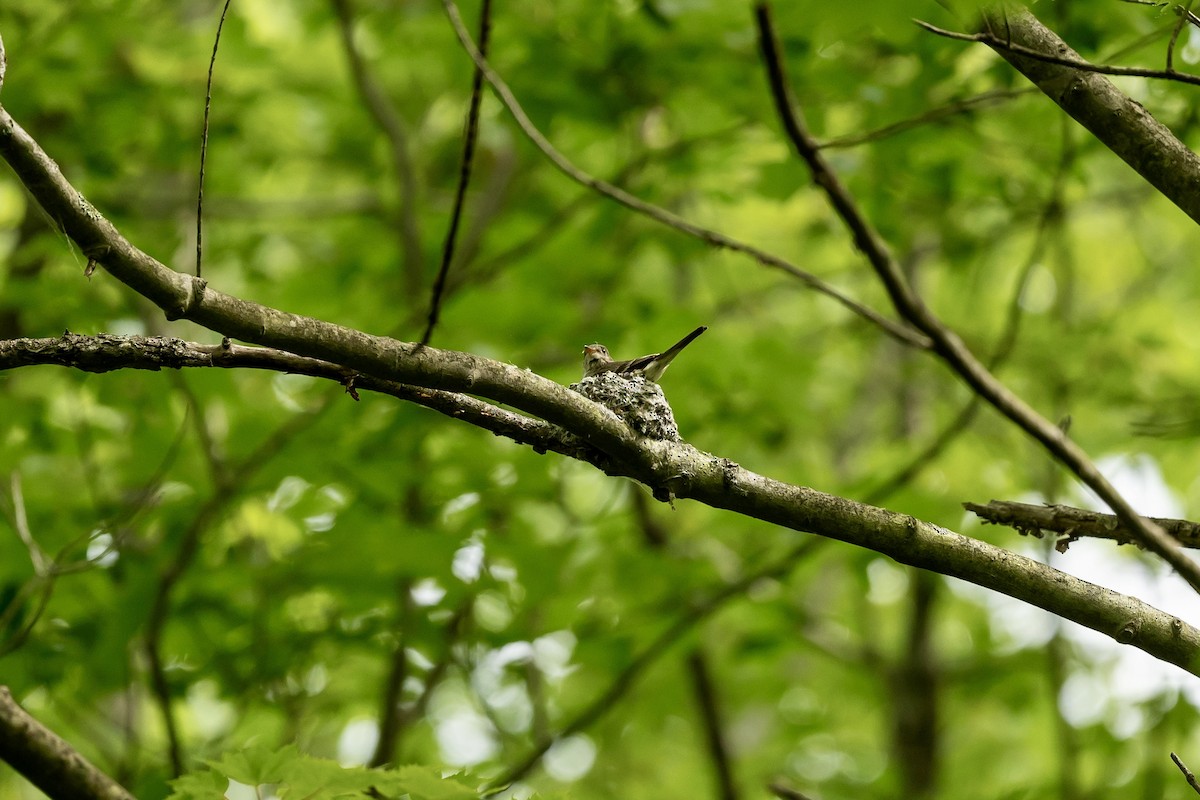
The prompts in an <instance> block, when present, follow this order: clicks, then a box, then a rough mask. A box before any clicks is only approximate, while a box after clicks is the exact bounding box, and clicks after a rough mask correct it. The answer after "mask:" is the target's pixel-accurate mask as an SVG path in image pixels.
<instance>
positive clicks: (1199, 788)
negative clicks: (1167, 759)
mask: <svg viewBox="0 0 1200 800" xmlns="http://www.w3.org/2000/svg"><path fill="white" fill-rule="evenodd" d="M1171 760H1172V761H1174V762H1175V766H1177V767H1179V771H1180V772H1182V773H1183V777H1184V778H1186V779H1187V782H1188V786H1190V787H1192V789H1193V790H1194V791H1195V792H1196V794H1200V782H1197V781H1196V776H1195V775H1193V774H1192V771H1191V770H1190V769H1188V768H1187V765H1186V764H1184V763H1183V759H1181V758H1180V757H1179V756H1177V755H1175V754H1174V753H1171Z"/></svg>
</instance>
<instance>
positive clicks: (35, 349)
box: [0, 333, 611, 469]
mask: <svg viewBox="0 0 1200 800" xmlns="http://www.w3.org/2000/svg"><path fill="white" fill-rule="evenodd" d="M35 364H56V365H58V366H63V367H74V368H75V369H79V370H83V371H84V372H97V373H99V372H112V371H114V370H119V369H144V370H160V369H184V368H189V367H216V368H219V369H261V370H269V371H273V372H285V373H288V374H292V375H308V376H310V377H314V378H324V379H326V380H331V381H335V382H337V383H340V384H342V385H343V386H345V387H346V391H347V392H350V393H351V394H356V393H357V392H358V390H360V389H361V390H363V391H367V392H376V393H379V394H387V395H391V396H392V397H395V398H397V399H400V400H405V401H407V402H410V403H415V404H417V405H420V406H424V407H425V408H428V409H431V410H433V411H437V412H438V413H441V414H445V415H446V416H448V417H453V418H454V419H460V420H463V421H465V422H469V423H470V424H472V425H474V426H476V427H478V428H483V429H484V430H487V431H491V432H492V433H494V434H496V435H497V436H505V437H507V438H509V439H512V440H513V441H515V442H517V443H518V444H524V445H529V446H530V447H532V448H533V449H534V450H535V451H536V452H539V453H545V452H555V453H559V454H561V455H565V456H570V457H572V458H577V459H580V460H581V461H587V462H588V463H590V464H592V465H594V466H597V467H600V468H601V469H604V468H606V467H608V466H611V464H610V460H609V459H607V458H606V457H605V456H604V454H603V453H602V452H600V451H599V450H596V449H595V448H589V447H587V446H586V445H584V444H583V442H582V441H580V440H579V439H578V438H577V437H573V436H569V435H567V434H565V433H564V431H563V430H562V429H561V428H559V427H557V426H555V425H550V424H548V423H546V422H543V421H542V420H537V419H531V418H530V417H526V416H523V415H521V414H517V413H514V412H512V411H507V410H505V409H502V408H499V407H498V406H494V405H492V404H491V403H485V402H484V401H482V400H477V399H476V398H474V397H469V396H468V395H465V394H458V393H455V392H445V391H440V390H438V389H426V388H424V387H421V386H412V385H409V384H404V383H397V382H395V381H385V380H379V379H378V378H373V377H371V376H370V375H362V374H359V373H356V372H355V371H354V370H349V369H346V368H344V367H339V366H338V365H337V364H331V363H330V362H328V361H321V360H319V359H315V358H305V357H304V356H297V355H294V354H292V353H288V352H285V351H283V350H275V349H272V348H269V347H246V346H245V345H238V344H233V343H232V342H230V341H228V340H226V341H225V342H223V343H221V344H219V345H207V344H196V343H194V342H185V341H183V340H182V339H169V338H165V337H156V336H149V337H147V336H112V335H108V334H99V335H96V336H80V335H77V334H73V333H67V334H64V335H63V336H61V337H59V338H54V339H10V340H7V341H0V370H4V369H13V368H15V367H22V366H31V365H35Z"/></svg>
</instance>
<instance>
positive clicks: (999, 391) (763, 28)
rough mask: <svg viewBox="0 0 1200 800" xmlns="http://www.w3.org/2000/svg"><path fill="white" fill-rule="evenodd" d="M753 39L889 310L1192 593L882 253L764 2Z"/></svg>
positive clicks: (1095, 473)
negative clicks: (799, 96)
mask: <svg viewBox="0 0 1200 800" xmlns="http://www.w3.org/2000/svg"><path fill="white" fill-rule="evenodd" d="M755 17H756V20H757V22H758V30H759V45H760V48H761V50H762V54H763V60H764V62H765V63H766V67H767V73H768V76H769V78H770V83H771V93H772V95H773V96H774V98H775V105H776V108H777V110H778V112H779V116H780V118H781V119H782V121H783V125H784V130H785V131H786V132H787V135H788V138H789V139H790V140H791V142H792V144H793V146H794V147H795V148H796V152H797V153H798V154H799V155H800V157H801V158H802V159H803V160H804V162H805V163H806V164H807V165H808V168H809V170H810V172H811V173H812V176H813V182H814V183H816V184H817V185H818V186H819V187H821V189H822V190H824V192H825V194H826V196H827V197H828V199H829V202H830V205H832V206H833V208H834V210H835V211H836V212H837V214H838V216H840V217H841V218H842V221H843V222H844V223H845V224H846V227H847V229H849V231H850V233H851V235H852V236H853V237H854V244H855V245H856V246H857V247H858V249H859V250H860V251H862V253H863V255H865V256H866V258H867V260H868V261H869V262H870V264H871V267H872V268H873V269H874V270H875V273H876V275H878V276H879V279H880V281H881V282H882V283H883V285H884V287H885V288H886V289H887V291H888V295H889V296H890V297H891V298H892V303H893V305H895V307H896V311H897V312H898V313H899V314H900V315H901V316H902V317H903V318H904V319H905V320H907V321H908V322H910V323H911V324H912V325H914V326H915V327H916V328H917V329H918V330H920V331H922V332H923V333H925V334H926V335H927V336H929V338H930V339H931V340H932V341H933V343H934V346H933V351H934V352H935V353H937V355H938V356H939V357H941V358H942V360H944V361H945V362H946V363H947V365H949V366H950V368H951V369H953V370H954V371H955V372H956V373H957V374H958V376H959V377H960V378H961V379H962V380H963V381H964V382H965V383H966V384H967V385H968V386H970V387H971V388H972V389H973V390H974V391H975V392H977V393H978V394H979V395H981V396H982V397H983V398H984V399H985V400H987V402H988V403H990V404H991V405H992V406H993V407H994V408H995V409H996V410H997V411H999V412H1000V413H1001V414H1003V415H1004V416H1006V417H1008V419H1009V420H1011V421H1012V422H1013V423H1015V424H1016V425H1017V426H1018V427H1020V428H1021V429H1022V430H1024V431H1025V432H1026V433H1027V434H1028V435H1029V436H1030V437H1032V438H1033V439H1035V440H1036V441H1038V442H1040V443H1041V445H1042V446H1043V447H1044V448H1045V449H1046V450H1047V451H1048V452H1049V453H1050V454H1051V455H1052V456H1053V457H1054V458H1055V459H1057V460H1058V461H1059V462H1060V463H1062V464H1063V465H1064V466H1066V467H1067V468H1068V469H1069V470H1071V472H1073V473H1074V474H1075V475H1076V477H1078V478H1079V480H1080V481H1082V482H1083V483H1084V484H1085V485H1086V486H1088V488H1090V489H1091V490H1092V491H1094V492H1095V493H1096V494H1097V495H1099V497H1100V499H1101V500H1103V501H1104V502H1105V503H1106V504H1108V506H1109V508H1111V509H1112V510H1113V512H1114V513H1115V514H1116V515H1117V516H1118V517H1120V519H1121V521H1122V522H1123V523H1124V524H1125V525H1127V526H1128V527H1129V528H1130V530H1131V531H1133V533H1134V535H1135V536H1136V537H1137V540H1138V542H1139V543H1141V544H1143V545H1144V546H1145V547H1146V548H1147V549H1149V550H1151V551H1153V552H1154V553H1155V554H1157V555H1159V556H1160V557H1161V558H1162V559H1163V560H1164V561H1166V562H1167V563H1168V564H1170V565H1171V566H1172V567H1174V568H1175V571H1176V572H1178V573H1179V574H1180V575H1181V576H1182V577H1183V578H1184V580H1186V581H1187V582H1188V584H1190V585H1191V587H1192V588H1193V589H1195V590H1196V591H1197V592H1200V564H1198V563H1197V562H1195V561H1193V560H1192V559H1191V558H1189V557H1188V556H1187V555H1186V554H1184V553H1183V551H1182V550H1181V549H1180V548H1179V545H1178V544H1177V543H1176V542H1175V541H1173V540H1172V539H1171V538H1170V537H1169V536H1167V535H1166V534H1165V533H1164V532H1163V531H1162V529H1161V528H1159V527H1158V526H1157V525H1155V524H1154V523H1153V522H1151V521H1150V520H1147V519H1144V518H1142V517H1140V516H1139V515H1138V513H1137V512H1136V511H1135V510H1134V508H1133V506H1132V505H1130V504H1129V501H1128V500H1126V499H1125V498H1124V497H1122V496H1121V494H1120V493H1118V492H1117V490H1116V489H1115V488H1114V487H1113V486H1112V484H1111V483H1109V482H1108V480H1107V479H1106V478H1105V477H1104V476H1103V475H1102V474H1101V473H1100V471H1099V470H1098V469H1096V465H1095V464H1093V463H1092V462H1091V460H1090V459H1089V458H1088V456H1087V453H1085V452H1084V451H1083V449H1082V448H1081V447H1079V445H1077V444H1075V442H1073V441H1071V440H1070V439H1068V438H1067V435H1066V433H1065V432H1064V431H1063V430H1062V429H1060V428H1059V427H1058V426H1057V425H1055V424H1053V423H1052V422H1050V421H1049V420H1047V419H1046V418H1045V417H1043V416H1041V415H1040V414H1038V413H1037V411H1035V410H1034V409H1033V408H1032V407H1031V406H1030V405H1029V404H1027V403H1026V402H1025V401H1024V400H1022V399H1021V398H1020V397H1018V396H1017V395H1016V394H1014V393H1013V392H1012V391H1010V390H1009V389H1008V387H1006V386H1005V385H1004V384H1003V383H1001V382H1000V381H999V380H998V379H997V378H996V377H995V376H994V375H993V374H992V373H991V372H990V371H989V370H988V368H987V367H986V366H984V365H983V363H982V362H981V361H979V359H977V358H976V357H975V355H974V354H973V353H972V352H971V351H970V350H969V349H968V348H967V346H966V344H964V343H963V341H962V339H960V338H959V337H958V335H957V334H955V333H954V332H953V331H952V330H950V328H948V327H947V326H946V325H945V324H944V323H943V322H942V321H941V320H940V319H939V318H938V317H937V315H936V314H934V312H933V311H932V310H931V309H930V308H929V307H928V306H926V305H925V302H924V301H923V300H922V299H921V297H920V296H919V295H917V293H916V292H915V291H913V289H912V287H911V286H909V284H908V282H907V281H906V280H905V278H904V275H903V272H902V270H901V268H900V264H899V263H897V261H896V259H895V258H894V257H893V256H892V254H891V252H889V250H888V248H887V245H886V244H884V241H883V239H882V237H881V236H880V235H879V233H878V232H877V231H876V230H875V229H874V227H873V226H872V225H871V223H870V222H869V221H868V220H867V218H866V217H865V216H864V215H863V213H862V211H861V210H860V209H859V208H858V206H857V204H856V203H855V202H854V199H853V197H851V195H850V192H849V190H848V189H847V188H846V187H845V186H844V185H843V184H842V182H841V180H840V179H839V178H838V176H837V174H836V173H835V172H834V171H833V168H832V166H831V165H830V164H829V162H828V161H827V160H826V159H825V157H824V156H823V155H822V154H821V152H820V150H819V148H818V145H817V142H816V140H815V139H814V138H813V137H812V134H810V133H809V131H808V129H807V127H806V126H805V124H804V120H803V118H802V117H801V115H800V113H799V111H798V110H797V105H796V101H795V99H794V97H793V96H792V92H791V88H790V86H789V84H788V81H787V77H786V76H785V75H784V71H783V60H782V54H781V52H780V50H779V44H778V40H777V38H776V35H775V31H774V28H773V26H772V23H771V15H770V10H769V8H768V7H767V5H766V3H759V5H757V6H756V11H755Z"/></svg>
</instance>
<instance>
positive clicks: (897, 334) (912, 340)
mask: <svg viewBox="0 0 1200 800" xmlns="http://www.w3.org/2000/svg"><path fill="white" fill-rule="evenodd" d="M442 2H443V4H444V5H445V7H446V14H447V16H448V17H449V18H450V23H451V24H452V25H453V26H454V31H455V33H456V34H457V35H458V40H459V42H460V43H461V44H462V46H463V48H464V49H465V50H466V51H467V53H468V54H469V55H470V56H471V59H472V60H473V61H474V62H475V66H476V67H477V68H478V69H479V70H480V71H482V72H483V76H484V78H485V79H486V80H487V82H488V83H489V84H491V86H492V89H493V90H495V92H496V95H497V96H498V97H499V98H500V101H501V102H502V103H504V106H505V107H506V108H507V109H508V111H509V113H510V114H512V115H513V119H515V120H516V122H517V125H518V126H519V127H520V128H521V131H522V132H523V133H524V134H525V136H526V138H528V139H529V140H530V141H531V142H533V144H534V146H535V147H537V148H538V149H539V150H541V151H542V153H543V154H544V155H545V156H546V158H548V159H550V162H551V163H552V164H554V166H555V167H557V168H558V170H559V171H560V172H562V173H563V174H564V175H566V176H567V177H568V178H570V179H571V180H573V181H575V182H576V183H579V184H581V185H583V186H586V187H588V188H590V189H592V190H594V191H596V192H599V193H600V194H602V195H604V196H605V197H608V198H610V199H612V200H614V201H616V202H617V203H620V204H621V205H623V206H625V207H626V208H628V209H631V210H633V211H636V212H638V213H639V214H642V215H644V216H646V217H649V218H650V219H652V220H654V221H655V222H658V223H660V224H662V225H666V226H667V227H669V228H673V229H674V230H677V231H680V232H681V233H685V234H687V235H688V236H691V237H693V238H696V239H699V240H700V241H702V242H704V243H706V244H709V245H711V246H713V247H717V248H724V249H726V250H733V251H734V252H737V253H743V254H745V255H748V256H750V257H751V258H753V259H754V260H755V261H757V262H758V263H760V264H762V265H764V266H767V267H771V268H773V269H778V270H780V271H782V272H785V273H787V274H788V275H791V276H792V277H793V278H796V279H798V280H800V281H803V282H804V283H805V284H807V285H808V286H809V287H810V288H812V289H813V290H814V291H817V292H820V293H821V294H824V295H826V296H828V297H832V298H833V299H835V300H837V301H838V302H839V303H841V304H842V305H843V306H845V307H846V308H847V309H849V310H850V311H852V312H853V313H855V314H857V315H859V316H860V317H862V318H863V319H866V320H869V321H871V322H873V323H875V324H876V325H878V326H879V327H880V328H882V329H883V330H884V332H886V333H887V334H888V335H889V336H892V337H894V338H896V339H898V340H900V341H902V342H904V343H905V344H908V345H912V346H914V347H919V348H927V347H928V346H929V341H928V339H927V338H926V337H925V336H923V335H922V334H920V333H918V332H916V331H913V330H912V329H911V328H910V327H908V326H907V325H902V324H897V323H896V322H894V321H893V320H890V319H888V318H887V317H884V316H883V315H881V314H880V313H879V312H877V311H875V310H874V309H871V308H869V307H867V306H865V305H863V304H862V303H859V302H858V301H857V300H854V299H852V298H850V297H849V296H848V295H846V294H843V293H842V292H841V291H840V290H838V289H835V288H834V287H833V286H831V285H830V284H828V283H826V282H825V281H823V280H822V279H820V278H818V277H817V276H816V275H814V274H812V273H811V272H808V271H806V270H803V269H801V268H800V267H798V266H796V265H795V264H792V263H791V262H789V261H787V260H786V259H783V258H780V257H779V256H776V255H773V254H771V253H768V252H766V251H765V250H760V249H759V248H757V247H754V246H753V245H750V244H746V243H744V242H741V241H739V240H737V239H733V238H732V237H729V236H726V235H725V234H723V233H719V232H718V231H715V230H711V229H709V228H704V227H701V226H699V225H696V224H695V223H693V222H689V221H687V220H685V219H683V218H682V217H680V216H678V215H676V214H674V213H672V212H670V211H668V210H667V209H665V208H662V207H660V206H656V205H654V204H653V203H648V202H646V201H645V200H642V199H641V198H638V197H635V196H634V195H632V194H630V193H629V192H627V191H625V190H624V189H621V188H620V187H617V186H613V185H612V184H611V183H608V182H607V181H604V180H601V179H599V178H596V177H594V176H592V175H589V174H588V173H586V172H584V171H583V170H581V169H579V167H577V166H575V165H574V164H573V163H571V161H570V160H568V159H567V157H566V156H564V155H563V154H562V153H560V152H559V151H558V149H557V148H555V147H554V145H552V144H551V143H550V141H549V140H548V139H546V137H545V136H544V135H542V133H541V131H539V130H538V129H537V126H535V125H534V124H533V122H532V121H531V120H530V119H529V116H528V115H527V114H526V113H525V110H524V109H523V108H522V107H521V104H520V103H519V102H517V98H516V97H515V96H514V95H513V93H512V90H511V89H510V88H509V87H508V84H506V83H505V82H504V80H503V79H501V77H500V76H499V75H498V74H496V72H495V71H494V70H493V69H492V68H491V66H490V65H489V64H488V62H487V60H486V59H485V58H484V57H483V56H482V55H481V54H480V53H479V49H478V48H477V47H476V46H475V42H474V41H472V39H471V34H470V33H469V32H468V31H467V29H466V26H465V25H463V21H462V17H461V16H460V15H459V12H458V6H456V5H455V4H454V1H453V0H442Z"/></svg>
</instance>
